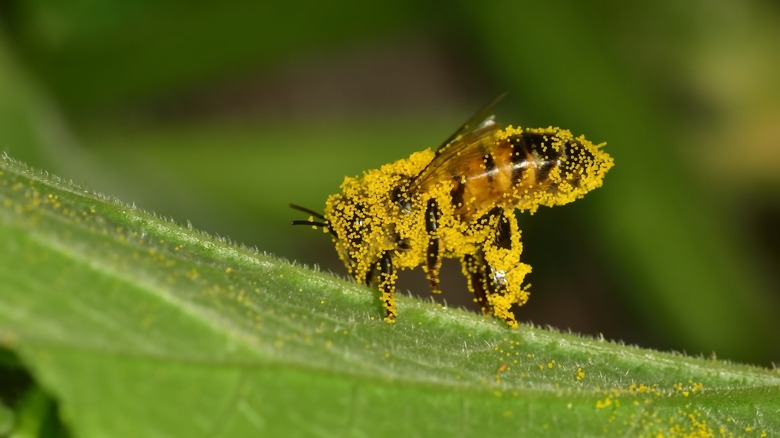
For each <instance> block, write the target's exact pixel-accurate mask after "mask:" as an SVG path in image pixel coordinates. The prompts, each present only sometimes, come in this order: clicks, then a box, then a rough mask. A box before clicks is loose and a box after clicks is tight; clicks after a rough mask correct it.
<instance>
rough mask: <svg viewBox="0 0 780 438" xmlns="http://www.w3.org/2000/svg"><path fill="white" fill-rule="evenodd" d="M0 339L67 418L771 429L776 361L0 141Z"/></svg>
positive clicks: (350, 425)
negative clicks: (429, 290) (541, 306)
mask: <svg viewBox="0 0 780 438" xmlns="http://www.w3.org/2000/svg"><path fill="white" fill-rule="evenodd" d="M0 245H1V247H2V248H3V249H4V250H3V251H2V252H0V282H1V283H0V284H2V288H0V302H2V303H3V305H2V307H0V345H2V346H3V347H5V348H8V349H12V350H14V351H15V352H16V353H17V354H18V355H19V357H20V358H21V359H22V361H23V362H24V363H25V364H26V365H27V366H28V367H29V369H30V370H31V372H32V373H33V375H34V376H35V377H36V379H37V380H38V382H39V383H40V384H41V385H42V387H43V388H44V389H45V391H46V392H47V393H49V394H51V395H52V396H53V397H55V398H56V399H57V400H58V401H59V403H60V414H61V416H62V418H63V421H64V422H65V423H66V424H67V425H68V426H69V427H70V428H71V432H72V433H74V434H75V435H76V436H144V437H153V436H248V435H250V434H253V435H259V434H265V435H270V436H286V435H290V434H293V435H325V436H345V435H363V436H365V435H371V436H397V435H401V436H403V435H407V434H414V435H419V434H423V435H434V434H435V435H443V436H450V435H462V436H475V435H479V436H496V435H510V434H511V435H539V434H542V433H547V434H550V433H552V434H554V435H564V434H567V435H569V434H572V433H573V434H575V435H604V434H610V435H612V434H628V435H651V434H652V435H655V434H657V433H664V434H671V435H674V434H694V433H712V434H721V433H725V434H728V433H733V434H735V435H756V436H758V435H760V434H764V433H765V434H769V435H774V434H778V433H780V390H779V389H778V387H779V386H778V385H779V384H780V374H779V373H778V372H777V371H776V370H765V369H760V368H754V367H750V366H745V365H735V364H730V363H726V362H722V361H717V360H714V359H703V358H691V357H686V356H684V355H680V354H667V353H658V352H654V351H649V350H643V349H639V348H636V347H629V346H625V345H620V344H616V343H612V342H608V341H605V340H603V339H590V338H583V337H580V336H577V335H574V334H571V333H560V332H557V331H555V330H550V329H541V328H538V327H533V326H523V327H521V328H520V329H518V330H509V329H507V328H506V327H505V326H504V324H503V323H501V322H498V321H495V320H492V319H490V318H486V317H482V316H478V315H475V314H472V313H469V312H466V311H463V310H460V309H449V308H441V306H437V305H435V304H433V303H430V302H425V301H420V300H415V299H412V298H408V297H400V299H399V310H400V316H399V320H398V322H397V323H396V324H394V325H391V324H386V323H384V322H382V321H381V318H380V316H381V308H380V305H379V302H378V300H377V299H376V297H375V296H374V294H373V292H371V291H370V290H368V289H366V288H364V287H362V286H360V285H357V284H354V283H352V282H350V281H348V280H345V279H341V278H337V277H333V276H331V275H327V274H324V273H320V272H317V271H313V270H310V269H306V268H304V267H301V266H296V265H295V264H291V263H289V262H286V261H284V260H279V259H276V258H274V257H272V256H270V255H267V254H262V253H260V252H258V251H256V250H254V249H250V248H246V247H242V246H239V245H235V244H232V243H230V242H228V241H226V240H224V239H219V238H214V237H210V236H207V235H205V234H203V233H200V232H198V231H195V230H192V229H190V228H188V227H181V226H179V225H176V224H174V223H171V222H170V221H167V220H164V219H161V218H158V217H155V216H154V215H152V214H149V213H146V212H143V211H140V210H138V209H137V208H135V207H133V206H131V205H126V204H122V203H120V202H118V201H115V200H112V199H108V198H105V197H103V196H99V195H96V194H94V193H91V192H89V191H86V190H84V189H81V188H79V187H76V186H74V185H72V184H69V183H66V182H64V181H62V180H60V179H58V178H56V177H51V176H49V175H47V174H45V173H41V172H38V171H33V170H30V169H29V168H26V167H25V166H23V165H21V164H19V163H17V162H14V161H12V160H10V159H9V158H7V157H5V158H4V159H3V160H2V161H1V162H0Z"/></svg>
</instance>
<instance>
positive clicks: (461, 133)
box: [411, 93, 506, 189]
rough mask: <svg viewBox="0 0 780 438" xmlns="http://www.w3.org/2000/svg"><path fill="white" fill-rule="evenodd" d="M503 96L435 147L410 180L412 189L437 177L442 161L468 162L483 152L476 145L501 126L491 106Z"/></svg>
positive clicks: (502, 96) (501, 97) (494, 100)
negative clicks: (424, 163)
mask: <svg viewBox="0 0 780 438" xmlns="http://www.w3.org/2000/svg"><path fill="white" fill-rule="evenodd" d="M504 96H506V93H502V94H501V95H499V96H498V97H496V98H495V99H493V101H492V102H490V103H489V104H488V105H486V106H485V107H484V108H482V109H481V110H479V111H477V112H476V113H475V114H474V115H473V116H471V118H469V119H468V120H467V121H466V122H465V123H464V124H463V125H461V126H460V128H458V130H457V131H455V132H454V133H453V134H452V135H451V136H450V137H449V138H447V140H445V141H444V143H442V144H441V146H439V148H438V149H436V155H435V156H434V157H433V160H431V162H430V163H428V165H427V166H426V167H425V168H424V169H423V170H422V172H420V173H419V174H418V175H417V177H415V179H414V181H412V183H411V187H412V189H414V188H416V187H420V186H423V185H425V183H426V181H428V180H430V179H432V178H437V177H438V176H439V175H438V173H439V172H438V171H439V169H440V168H441V167H442V164H443V163H446V162H449V161H450V160H454V159H457V160H459V161H464V162H468V161H469V159H470V158H471V157H472V156H474V157H478V156H480V155H482V154H483V152H482V150H483V149H482V148H481V147H478V146H477V145H478V144H480V143H481V142H483V141H486V140H490V139H492V137H493V134H494V133H495V132H496V131H499V130H501V128H502V126H501V125H500V124H499V123H498V122H496V120H495V114H493V108H494V107H495V105H496V104H497V103H498V102H499V101H500V100H501V99H503V98H504ZM469 148H470V150H469Z"/></svg>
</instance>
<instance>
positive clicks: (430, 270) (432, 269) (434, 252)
mask: <svg viewBox="0 0 780 438" xmlns="http://www.w3.org/2000/svg"><path fill="white" fill-rule="evenodd" d="M439 217H441V210H439V205H438V204H437V203H436V200H435V199H429V200H428V205H427V206H426V208H425V231H426V232H427V233H428V248H427V251H426V261H427V264H426V271H425V273H426V276H427V277H428V282H430V284H431V292H433V293H435V294H438V293H441V289H439V271H441V257H440V256H439V235H438V233H437V231H438V229H439Z"/></svg>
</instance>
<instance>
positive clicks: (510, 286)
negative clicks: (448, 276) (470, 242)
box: [461, 208, 530, 327]
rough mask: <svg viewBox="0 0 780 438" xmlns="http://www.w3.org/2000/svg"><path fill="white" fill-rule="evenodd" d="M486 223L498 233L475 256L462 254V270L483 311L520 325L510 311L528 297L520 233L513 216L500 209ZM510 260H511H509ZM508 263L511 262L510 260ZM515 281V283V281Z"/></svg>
mask: <svg viewBox="0 0 780 438" xmlns="http://www.w3.org/2000/svg"><path fill="white" fill-rule="evenodd" d="M485 220H486V221H487V222H485V223H486V224H487V223H492V224H495V225H491V226H495V233H494V235H493V238H492V239H489V240H488V241H487V242H485V244H484V245H483V247H482V248H480V250H479V251H477V253H476V254H475V255H473V256H472V255H466V256H465V257H463V260H462V262H461V263H462V266H463V273H464V274H465V275H466V277H467V278H468V280H469V289H470V290H471V291H472V292H474V295H475V299H476V301H477V302H478V303H479V304H480V306H481V307H482V312H483V313H486V314H492V315H494V316H496V317H498V318H501V319H503V320H505V321H506V322H507V324H508V325H509V326H510V327H516V326H517V320H516V319H515V316H514V314H513V313H512V311H511V308H512V307H513V306H514V305H516V304H522V303H524V302H525V300H526V299H527V293H526V292H525V291H524V290H523V289H522V285H521V284H520V283H521V282H520V281H516V280H515V279H517V278H519V277H522V276H524V275H525V273H526V272H528V271H530V267H528V266H527V265H524V264H522V263H520V260H519V255H520V250H521V245H520V235H519V230H518V229H517V223H516V222H512V221H513V220H514V217H513V215H512V214H511V213H510V214H506V213H505V212H504V211H503V210H502V209H500V208H494V209H493V210H491V211H490V213H488V215H486V218H485ZM510 259H511V262H510ZM507 262H509V263H507ZM515 283H516V284H515Z"/></svg>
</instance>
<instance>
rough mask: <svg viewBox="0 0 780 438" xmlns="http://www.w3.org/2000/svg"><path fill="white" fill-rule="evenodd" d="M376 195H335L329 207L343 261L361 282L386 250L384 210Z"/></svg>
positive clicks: (333, 232)
mask: <svg viewBox="0 0 780 438" xmlns="http://www.w3.org/2000/svg"><path fill="white" fill-rule="evenodd" d="M378 202H379V199H378V197H377V196H376V194H362V193H361V194H359V195H357V196H347V195H346V194H336V195H331V196H330V197H329V198H328V201H327V203H326V207H325V217H326V218H327V222H328V223H329V224H330V230H331V233H332V234H333V240H334V242H335V244H336V251H338V254H339V258H341V260H342V261H343V262H344V264H345V265H346V267H347V270H348V271H349V273H350V274H351V275H352V276H353V277H354V278H355V280H357V281H358V282H365V281H366V279H367V276H368V275H369V272H370V271H371V270H372V268H373V266H374V264H375V263H376V261H377V260H378V259H379V257H380V254H381V253H382V251H383V250H385V249H387V248H385V246H387V245H386V241H387V238H386V236H387V235H388V233H387V232H386V231H387V230H385V229H384V227H385V226H386V225H385V224H386V223H387V221H385V220H384V218H383V212H384V208H383V207H382V206H381V205H379V204H378Z"/></svg>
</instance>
